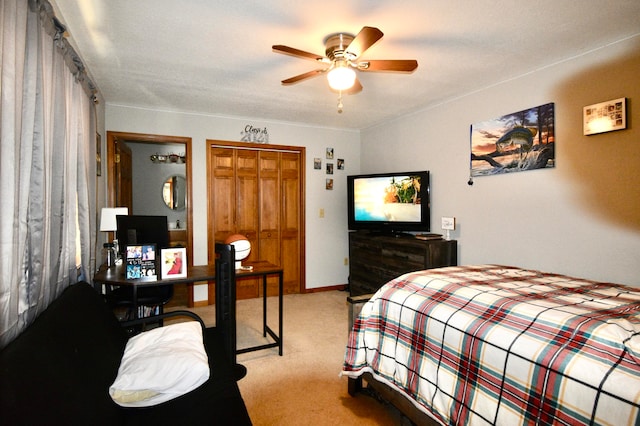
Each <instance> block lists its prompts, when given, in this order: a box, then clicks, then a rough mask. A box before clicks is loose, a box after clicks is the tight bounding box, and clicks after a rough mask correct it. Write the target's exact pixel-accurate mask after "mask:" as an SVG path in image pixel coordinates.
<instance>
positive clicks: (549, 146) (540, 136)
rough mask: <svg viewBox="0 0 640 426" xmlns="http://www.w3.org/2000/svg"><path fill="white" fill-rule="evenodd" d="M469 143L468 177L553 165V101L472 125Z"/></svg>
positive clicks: (548, 167) (522, 170)
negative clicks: (469, 162)
mask: <svg viewBox="0 0 640 426" xmlns="http://www.w3.org/2000/svg"><path fill="white" fill-rule="evenodd" d="M470 144H471V164H470V176H469V177H470V178H474V177H478V176H493V175H502V174H510V173H518V172H524V171H528V170H540V169H550V168H554V167H555V146H556V138H555V104H554V103H553V102H551V103H548V104H544V105H538V106H535V107H533V108H529V109H526V110H522V111H517V112H512V113H509V114H505V115H503V116H500V117H497V118H494V119H491V120H487V121H483V122H480V123H476V124H472V125H471V127H470ZM470 182H472V180H470Z"/></svg>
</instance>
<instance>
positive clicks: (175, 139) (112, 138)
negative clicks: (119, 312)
mask: <svg viewBox="0 0 640 426" xmlns="http://www.w3.org/2000/svg"><path fill="white" fill-rule="evenodd" d="M118 140H121V141H131V142H143V143H144V142H147V143H173V144H176V143H179V144H184V148H185V149H184V155H185V158H186V164H185V166H186V172H187V176H186V177H187V203H186V209H187V241H188V244H187V263H188V264H189V265H192V264H193V203H192V200H193V195H192V193H193V184H192V171H191V164H192V161H193V160H192V155H191V152H192V151H191V138H189V137H184V136H165V135H152V134H146V133H131V132H114V131H110V130H108V131H107V142H106V143H107V159H106V161H107V164H106V168H107V188H106V190H107V206H106V207H117V206H115V202H116V190H115V188H116V180H115V171H116V162H115V147H116V141H118ZM188 297H189V306H190V307H191V306H193V286H190V290H189V296H188Z"/></svg>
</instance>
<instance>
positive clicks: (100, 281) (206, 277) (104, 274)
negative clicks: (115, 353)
mask: <svg viewBox="0 0 640 426" xmlns="http://www.w3.org/2000/svg"><path fill="white" fill-rule="evenodd" d="M243 264H244V266H251V267H253V269H252V270H245V269H237V270H236V279H238V278H244V277H259V276H261V277H262V289H263V291H262V299H263V300H262V308H263V312H262V324H263V329H262V335H263V336H264V337H266V336H267V334H268V335H269V336H271V338H272V339H273V340H274V342H272V343H267V344H264V345H258V346H252V347H249V348H242V349H236V353H237V354H242V353H246V352H252V351H258V350H262V349H267V348H274V347H278V354H279V355H280V356H282V291H283V288H282V285H283V284H282V273H283V271H282V267H280V266H277V265H274V264H272V263H269V262H266V261H255V262H243ZM124 272H125V266H124V265H116V266H115V267H111V268H105V269H100V270H99V271H98V272H97V273H96V274H95V275H94V277H93V282H94V286H95V288H96V290H97V291H98V292H99V293H102V286H103V285H116V286H131V287H132V290H133V300H132V303H133V312H134V317H135V318H137V317H138V303H137V296H138V287H148V286H157V285H173V284H185V283H186V284H192V283H195V282H200V281H215V279H216V268H215V265H199V266H189V267H187V276H186V277H182V278H170V279H157V280H154V281H150V280H145V279H135V280H128V279H126V278H125V273H124ZM269 275H277V276H278V334H276V333H275V332H274V331H273V330H272V329H271V328H270V327H269V325H268V324H267V277H268V276H269Z"/></svg>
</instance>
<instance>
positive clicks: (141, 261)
mask: <svg viewBox="0 0 640 426" xmlns="http://www.w3.org/2000/svg"><path fill="white" fill-rule="evenodd" d="M125 262H126V268H125V274H126V278H127V279H128V280H137V279H140V280H147V281H149V280H156V279H157V278H158V274H157V268H158V261H157V251H156V245H155V244H128V245H127V247H126V250H125Z"/></svg>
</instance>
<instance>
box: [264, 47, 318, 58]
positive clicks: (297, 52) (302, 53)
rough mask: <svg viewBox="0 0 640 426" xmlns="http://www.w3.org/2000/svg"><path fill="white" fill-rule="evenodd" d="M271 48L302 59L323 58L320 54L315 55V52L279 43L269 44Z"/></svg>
mask: <svg viewBox="0 0 640 426" xmlns="http://www.w3.org/2000/svg"><path fill="white" fill-rule="evenodd" d="M271 48H272V49H273V50H275V51H276V52H279V53H284V54H285V55H291V56H295V57H298V58H303V59H311V60H313V61H323V60H324V59H325V57H324V56H322V55H316V54H315V53H309V52H305V51H304V50H300V49H296V48H294V47H289V46H283V45H281V44H276V45H273V46H271Z"/></svg>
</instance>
